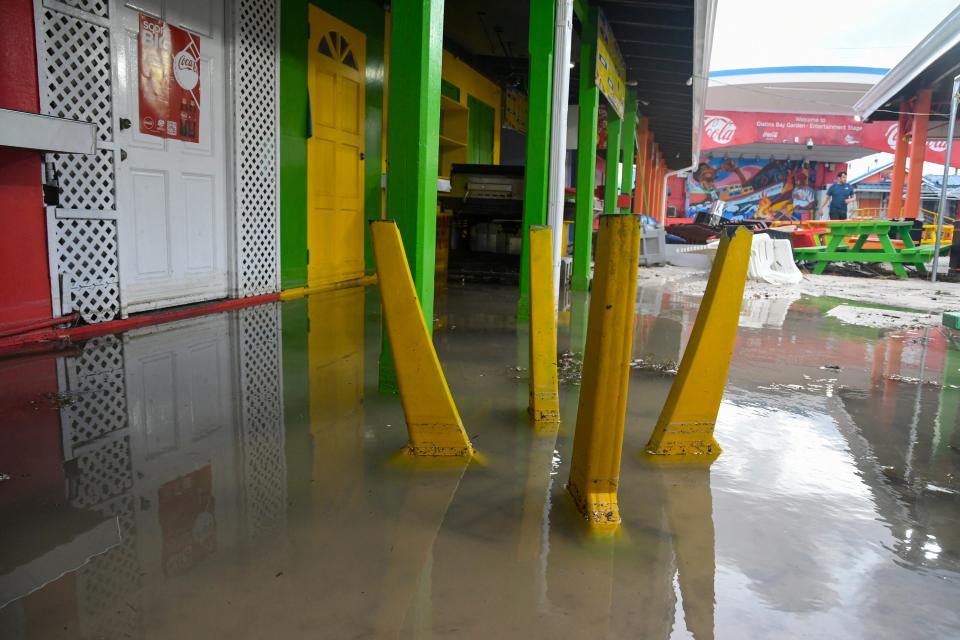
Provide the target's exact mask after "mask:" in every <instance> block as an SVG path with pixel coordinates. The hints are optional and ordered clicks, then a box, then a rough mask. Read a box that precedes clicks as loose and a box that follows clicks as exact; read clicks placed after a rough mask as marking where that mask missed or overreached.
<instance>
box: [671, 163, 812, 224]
mask: <svg viewBox="0 0 960 640" xmlns="http://www.w3.org/2000/svg"><path fill="white" fill-rule="evenodd" d="M816 165H817V163H816V162H806V161H801V160H751V159H743V158H741V159H732V158H711V159H709V160H705V161H703V162H701V163H700V166H699V168H698V169H697V170H696V171H695V172H694V173H693V175H692V176H690V177H689V178H688V179H687V194H688V196H689V204H688V208H687V214H688V215H690V216H694V215H696V214H697V213H700V212H705V211H709V210H710V207H711V206H712V205H713V203H714V202H715V201H717V200H720V201H722V202H723V203H724V209H723V216H724V217H725V218H729V219H733V220H738V219H742V218H751V219H758V220H809V219H810V218H812V217H813V216H814V212H815V209H816V203H817V185H816V175H817V171H816V168H817V167H816Z"/></svg>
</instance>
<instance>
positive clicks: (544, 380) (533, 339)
mask: <svg viewBox="0 0 960 640" xmlns="http://www.w3.org/2000/svg"><path fill="white" fill-rule="evenodd" d="M529 411H530V415H531V416H532V417H533V419H534V421H535V422H541V423H551V422H560V392H559V386H558V382H557V313H556V308H555V306H554V301H553V230H552V229H551V228H550V227H545V226H531V227H530V405H529Z"/></svg>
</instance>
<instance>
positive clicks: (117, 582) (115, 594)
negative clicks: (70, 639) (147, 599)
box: [77, 493, 142, 638]
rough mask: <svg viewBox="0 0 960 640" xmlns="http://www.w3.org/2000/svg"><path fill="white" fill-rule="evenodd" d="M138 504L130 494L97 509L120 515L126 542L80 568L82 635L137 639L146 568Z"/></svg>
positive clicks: (78, 591)
mask: <svg viewBox="0 0 960 640" xmlns="http://www.w3.org/2000/svg"><path fill="white" fill-rule="evenodd" d="M135 504H136V503H135V501H134V499H133V496H132V495H131V494H129V493H128V494H123V495H121V496H119V497H117V498H114V499H113V500H110V501H109V502H105V503H103V504H101V505H100V506H98V507H96V508H95V509H94V511H97V512H98V513H100V514H101V515H104V516H107V517H116V518H117V520H118V523H119V525H120V535H121V536H122V542H121V544H120V545H119V546H116V547H114V548H112V549H110V550H109V551H107V552H106V553H104V554H101V555H98V556H95V557H93V558H91V559H90V561H89V562H88V563H87V564H85V565H84V566H83V567H81V568H80V569H79V570H78V571H77V598H78V607H77V609H78V612H79V618H80V629H81V637H84V638H135V637H137V635H138V634H137V627H138V620H139V615H140V613H139V612H140V608H139V607H137V606H135V605H134V603H137V599H136V597H135V594H136V593H137V592H138V591H139V590H140V587H141V575H142V570H141V565H140V561H139V559H138V557H137V546H136V520H135V514H134V508H135ZM138 604H139V603H138ZM125 605H129V606H125Z"/></svg>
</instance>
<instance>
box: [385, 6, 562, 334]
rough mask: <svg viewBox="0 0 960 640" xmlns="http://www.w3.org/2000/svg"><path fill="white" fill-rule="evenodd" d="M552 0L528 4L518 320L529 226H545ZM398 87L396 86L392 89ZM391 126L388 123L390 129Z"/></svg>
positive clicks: (526, 304) (525, 295) (525, 304)
mask: <svg viewBox="0 0 960 640" xmlns="http://www.w3.org/2000/svg"><path fill="white" fill-rule="evenodd" d="M555 9H556V7H555V3H554V0H530V33H529V40H528V41H529V45H528V51H529V56H530V73H529V78H530V79H529V81H528V87H527V92H528V93H529V99H528V103H527V104H528V107H527V160H526V168H525V170H524V178H523V191H524V193H523V225H522V226H521V229H520V242H521V251H520V300H519V301H518V303H517V319H519V320H527V319H529V318H530V265H529V261H530V260H529V257H530V244H529V237H528V236H529V231H530V227H531V226H532V225H542V224H547V194H548V192H549V186H550V120H551V114H552V112H553V108H552V107H553V43H554V21H555V13H556V11H555ZM393 86H397V85H393ZM392 124H393V122H392V121H391V125H392Z"/></svg>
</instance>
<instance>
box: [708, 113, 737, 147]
mask: <svg viewBox="0 0 960 640" xmlns="http://www.w3.org/2000/svg"><path fill="white" fill-rule="evenodd" d="M703 132H704V133H705V134H707V137H709V138H710V139H711V140H713V141H714V142H716V143H717V144H729V143H730V141H731V140H733V136H734V134H735V133H736V132H737V125H736V123H735V122H734V121H733V120H731V119H730V118H727V117H724V116H704V118H703Z"/></svg>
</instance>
